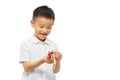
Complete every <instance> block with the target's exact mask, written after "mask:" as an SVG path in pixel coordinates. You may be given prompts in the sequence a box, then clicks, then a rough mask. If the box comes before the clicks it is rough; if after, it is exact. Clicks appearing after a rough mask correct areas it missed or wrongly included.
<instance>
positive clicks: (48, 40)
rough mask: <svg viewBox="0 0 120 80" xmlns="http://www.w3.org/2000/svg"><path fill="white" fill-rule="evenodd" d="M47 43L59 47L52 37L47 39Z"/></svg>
mask: <svg viewBox="0 0 120 80" xmlns="http://www.w3.org/2000/svg"><path fill="white" fill-rule="evenodd" d="M47 43H48V44H49V45H51V46H53V47H55V48H56V49H57V48H58V45H57V44H56V43H55V42H54V41H52V40H50V39H47Z"/></svg>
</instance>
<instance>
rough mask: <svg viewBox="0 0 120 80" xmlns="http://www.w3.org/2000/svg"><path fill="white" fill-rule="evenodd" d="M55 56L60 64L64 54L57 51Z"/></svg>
mask: <svg viewBox="0 0 120 80" xmlns="http://www.w3.org/2000/svg"><path fill="white" fill-rule="evenodd" d="M54 55H55V59H56V62H60V60H61V59H62V54H61V53H60V52H58V51H55V52H54Z"/></svg>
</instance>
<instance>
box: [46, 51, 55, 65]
mask: <svg viewBox="0 0 120 80" xmlns="http://www.w3.org/2000/svg"><path fill="white" fill-rule="evenodd" d="M48 55H49V57H50V58H52V59H53V60H54V63H53V64H55V63H56V59H55V55H54V51H50V52H49V53H48Z"/></svg>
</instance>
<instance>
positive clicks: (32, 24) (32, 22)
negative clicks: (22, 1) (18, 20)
mask: <svg viewBox="0 0 120 80" xmlns="http://www.w3.org/2000/svg"><path fill="white" fill-rule="evenodd" d="M30 23H31V26H32V27H33V28H34V26H35V22H34V20H31V21H30Z"/></svg>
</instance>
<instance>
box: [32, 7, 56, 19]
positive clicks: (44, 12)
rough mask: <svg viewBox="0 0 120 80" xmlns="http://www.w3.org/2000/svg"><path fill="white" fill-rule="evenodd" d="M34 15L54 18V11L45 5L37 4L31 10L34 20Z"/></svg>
mask: <svg viewBox="0 0 120 80" xmlns="http://www.w3.org/2000/svg"><path fill="white" fill-rule="evenodd" d="M36 17H45V18H48V19H53V20H55V14H54V11H53V10H52V9H51V8H49V7H48V6H46V5H44V6H39V7H37V8H36V9H35V10H34V11H33V17H32V19H33V20H34V19H35V18H36Z"/></svg>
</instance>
